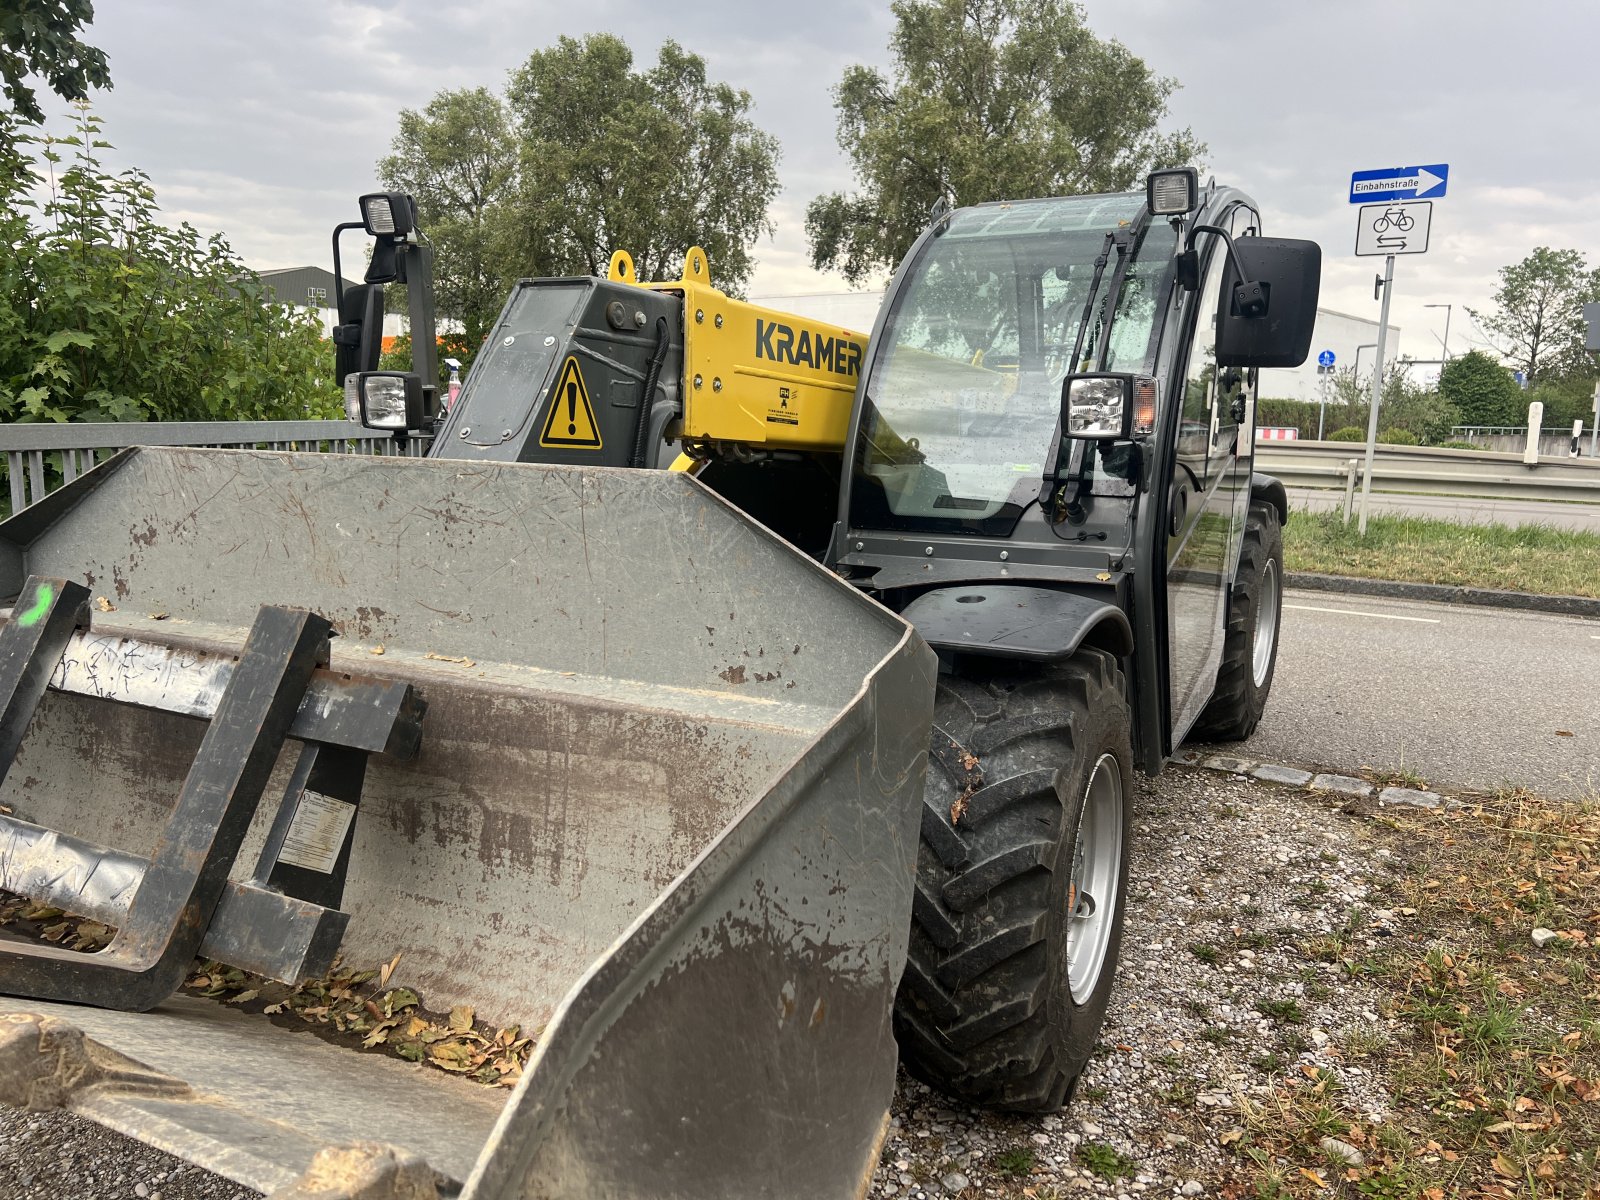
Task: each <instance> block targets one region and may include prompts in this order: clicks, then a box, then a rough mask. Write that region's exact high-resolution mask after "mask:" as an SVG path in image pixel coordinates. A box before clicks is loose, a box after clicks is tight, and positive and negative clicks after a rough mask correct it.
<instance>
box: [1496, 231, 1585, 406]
mask: <svg viewBox="0 0 1600 1200" xmlns="http://www.w3.org/2000/svg"><path fill="white" fill-rule="evenodd" d="M1594 300H1600V270H1593V271H1591V270H1590V269H1589V266H1588V264H1587V263H1586V262H1585V261H1584V257H1583V255H1582V254H1580V253H1578V251H1576V250H1552V249H1550V247H1548V246H1540V247H1538V248H1537V249H1535V250H1534V252H1533V253H1532V254H1530V255H1528V257H1527V258H1525V259H1523V260H1522V261H1521V262H1519V263H1513V264H1512V265H1511V266H1508V267H1501V268H1500V285H1499V287H1497V288H1496V289H1495V293H1494V305H1495V311H1494V312H1492V313H1489V314H1487V315H1486V314H1483V313H1480V312H1478V311H1476V310H1475V309H1468V310H1467V311H1468V312H1471V313H1472V315H1473V316H1474V317H1476V318H1478V320H1479V321H1481V322H1482V323H1483V325H1484V326H1485V327H1486V328H1487V329H1488V330H1489V331H1490V332H1492V333H1494V334H1496V335H1497V336H1499V337H1500V338H1502V339H1503V340H1504V341H1505V342H1506V344H1507V345H1508V346H1509V347H1510V349H1509V352H1508V353H1507V357H1508V358H1510V359H1511V361H1512V363H1513V364H1514V365H1515V366H1516V367H1517V368H1518V369H1519V370H1521V371H1523V372H1525V373H1526V375H1527V380H1528V383H1529V385H1530V386H1531V385H1533V384H1537V383H1543V382H1545V381H1547V380H1551V379H1560V378H1563V377H1566V376H1569V375H1574V374H1578V375H1581V376H1583V377H1585V378H1587V377H1589V376H1590V375H1591V374H1592V363H1591V362H1590V359H1589V356H1588V354H1587V353H1586V352H1585V351H1584V349H1583V334H1584V321H1583V305H1584V303H1585V302H1586V301H1594Z"/></svg>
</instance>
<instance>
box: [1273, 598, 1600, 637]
mask: <svg viewBox="0 0 1600 1200" xmlns="http://www.w3.org/2000/svg"><path fill="white" fill-rule="evenodd" d="M1284 607H1285V608H1298V609H1300V610H1301V611H1302V612H1325V613H1340V614H1342V615H1344V616H1347V617H1377V618H1378V619H1379V620H1380V621H1418V622H1420V623H1421V624H1424V625H1437V624H1439V618H1438V617H1402V616H1398V615H1396V614H1395V613H1375V612H1365V611H1363V610H1362V609H1359V608H1318V607H1317V606H1316V605H1314V604H1285V605H1284ZM1597 636H1600V635H1597Z"/></svg>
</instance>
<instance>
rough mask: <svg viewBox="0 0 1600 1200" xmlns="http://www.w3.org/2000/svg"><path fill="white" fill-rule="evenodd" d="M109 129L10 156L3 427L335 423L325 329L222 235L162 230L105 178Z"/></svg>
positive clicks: (125, 177)
mask: <svg viewBox="0 0 1600 1200" xmlns="http://www.w3.org/2000/svg"><path fill="white" fill-rule="evenodd" d="M109 148H110V143H108V142H106V141H104V140H102V139H101V136H100V120H99V118H98V117H96V116H94V115H93V114H92V113H91V112H89V111H88V109H87V107H80V110H79V116H78V118H77V122H76V128H75V129H74V131H73V132H72V133H71V134H70V135H69V136H67V137H55V136H53V135H49V134H46V133H45V132H44V131H43V129H42V127H41V126H38V125H35V124H29V123H27V122H19V124H18V126H17V136H16V138H15V140H14V142H12V143H9V144H4V145H0V248H3V249H4V250H5V253H4V254H0V420H5V421H19V422H25V421H177V420H266V419H285V418H305V417H330V416H337V415H340V412H341V409H342V405H341V404H340V401H339V395H338V392H337V390H336V389H335V388H334V386H333V352H332V347H331V346H329V344H328V343H327V342H326V341H324V340H323V337H322V328H321V325H320V323H319V322H318V321H317V319H316V318H315V317H314V316H312V315H311V314H310V313H307V312H305V311H304V310H294V309H291V308H289V307H288V306H287V305H283V304H278V303H275V302H273V301H272V300H271V298H270V293H268V292H267V291H266V290H265V289H264V287H263V285H262V283H261V280H260V278H259V277H258V276H257V275H256V274H255V272H253V271H250V270H248V269H247V268H246V267H245V266H244V264H243V263H242V262H241V261H240V260H239V258H238V256H237V255H235V254H234V252H233V250H232V249H231V248H230V247H229V245H228V243H227V242H226V241H225V240H224V239H223V237H222V236H221V235H220V234H213V235H211V236H210V237H209V238H205V237H202V236H201V235H200V233H199V231H198V230H196V229H195V228H194V227H193V226H191V225H188V224H179V225H177V226H169V225H167V224H166V223H164V222H163V221H162V220H161V218H160V210H159V209H158V207H157V205H156V199H155V190H154V188H152V187H151V185H150V181H149V179H148V178H147V177H146V176H145V175H144V174H143V173H142V172H140V171H137V170H128V171H123V172H121V173H120V174H115V175H114V174H111V173H110V172H109V171H108V170H107V169H106V168H105V167H104V166H103V165H102V164H101V161H100V158H99V151H101V150H105V149H109Z"/></svg>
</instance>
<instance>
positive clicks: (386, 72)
mask: <svg viewBox="0 0 1600 1200" xmlns="http://www.w3.org/2000/svg"><path fill="white" fill-rule="evenodd" d="M1086 8H1087V13H1088V18H1089V23H1090V25H1091V27H1092V28H1093V29H1094V30H1095V31H1096V32H1097V33H1099V34H1101V35H1103V36H1110V37H1115V38H1117V39H1118V40H1120V41H1121V42H1123V43H1124V44H1125V45H1126V46H1128V47H1129V48H1130V49H1131V50H1132V51H1133V52H1134V53H1136V54H1139V55H1141V56H1143V57H1144V58H1145V59H1146V60H1147V61H1148V62H1149V63H1150V64H1151V66H1152V67H1153V69H1155V70H1156V71H1157V72H1159V73H1161V74H1163V75H1168V76H1171V77H1173V78H1175V79H1176V80H1177V81H1178V82H1179V84H1180V85H1181V87H1180V89H1179V90H1178V91H1177V92H1176V93H1175V94H1174V95H1173V97H1172V101H1171V117H1170V122H1169V124H1170V126H1171V127H1181V126H1190V127H1192V128H1193V129H1194V131H1195V133H1196V134H1197V135H1198V136H1200V137H1201V138H1202V139H1204V140H1205V141H1206V142H1207V143H1208V144H1209V147H1210V150H1209V154H1208V157H1207V162H1206V167H1207V170H1208V172H1214V173H1215V174H1216V175H1217V177H1218V178H1219V180H1221V181H1224V182H1228V183H1232V184H1236V185H1238V186H1241V187H1244V188H1245V189H1246V190H1247V191H1250V192H1252V193H1253V194H1254V195H1255V196H1256V197H1257V199H1258V200H1259V201H1260V202H1261V205H1262V209H1263V214H1264V216H1265V217H1266V221H1267V230H1268V232H1270V233H1277V234H1282V235H1290V236H1303V237H1311V238H1314V239H1316V240H1317V241H1319V242H1320V243H1321V244H1322V246H1323V249H1324V256H1325V264H1326V269H1325V275H1324V280H1323V298H1324V302H1325V303H1326V304H1328V305H1329V306H1331V307H1334V308H1337V309H1340V310H1342V311H1348V312H1353V313H1357V314H1365V315H1370V316H1372V317H1373V318H1374V319H1376V317H1377V304H1376V302H1375V301H1374V300H1373V298H1372V276H1373V274H1374V271H1375V269H1381V266H1382V260H1381V259H1379V260H1362V259H1356V258H1355V257H1354V256H1353V255H1352V254H1351V250H1352V248H1353V241H1354V230H1355V215H1354V212H1353V211H1352V206H1350V205H1349V204H1348V203H1347V202H1346V199H1347V190H1348V182H1349V177H1350V173H1351V172H1352V171H1356V170H1362V169H1366V168H1371V167H1378V166H1384V165H1400V164H1416V163H1433V162H1447V163H1449V164H1450V166H1451V177H1450V189H1449V195H1448V196H1447V198H1446V199H1445V200H1443V201H1441V202H1440V203H1439V204H1438V205H1437V206H1436V211H1435V216H1434V238H1435V241H1434V245H1433V247H1432V248H1431V249H1430V251H1429V253H1428V254H1426V255H1422V256H1415V257H1411V258H1406V259H1402V260H1401V261H1400V262H1399V263H1398V264H1397V267H1396V284H1395V294H1394V312H1393V314H1392V319H1393V320H1394V321H1395V322H1396V323H1399V324H1401V325H1402V326H1403V327H1404V328H1405V333H1404V335H1403V337H1402V339H1401V342H1402V349H1404V350H1406V351H1409V352H1410V353H1412V354H1414V355H1416V356H1418V357H1429V356H1432V355H1433V354H1434V353H1436V352H1437V346H1438V343H1437V340H1436V337H1435V333H1436V332H1437V331H1439V330H1442V324H1443V316H1442V313H1441V312H1439V311H1437V310H1430V309H1424V308H1423V307H1422V305H1424V304H1429V303H1453V304H1456V305H1457V306H1458V308H1457V310H1456V316H1457V319H1456V320H1454V321H1453V322H1452V326H1451V340H1452V343H1454V342H1455V341H1456V339H1457V336H1458V335H1457V333H1456V330H1457V329H1458V328H1461V327H1462V326H1463V324H1464V323H1463V322H1462V321H1461V320H1460V319H1459V317H1460V306H1464V305H1467V304H1471V305H1473V306H1474V307H1479V308H1482V307H1485V306H1487V304H1488V301H1489V296H1490V293H1491V291H1492V288H1493V285H1494V280H1495V274H1496V272H1497V271H1498V270H1499V268H1500V267H1502V266H1505V265H1507V264H1508V263H1512V262H1515V261H1517V260H1519V259H1520V258H1521V257H1523V256H1524V255H1525V254H1527V253H1528V251H1529V250H1531V249H1532V248H1533V247H1534V246H1535V245H1551V246H1557V247H1572V248H1575V249H1577V250H1579V251H1581V252H1582V253H1584V254H1585V255H1586V256H1587V257H1588V258H1589V260H1590V261H1591V262H1592V263H1600V217H1597V214H1600V205H1597V204H1596V201H1597V200H1600V159H1597V158H1596V156H1595V155H1593V154H1592V153H1591V149H1592V147H1593V145H1594V142H1595V138H1594V133H1593V104H1592V95H1591V93H1592V87H1593V84H1592V80H1593V71H1592V68H1591V64H1590V61H1589V60H1590V57H1591V55H1592V48H1593V46H1594V45H1595V44H1596V41H1597V38H1600V8H1597V7H1596V6H1595V5H1594V4H1593V3H1592V0H1546V2H1545V3H1542V4H1540V5H1538V6H1536V7H1535V6H1528V5H1522V6H1516V5H1506V4H1504V3H1503V2H1502V0H1417V2H1415V3H1411V4H1404V5H1402V4H1396V3H1393V0H1345V2H1344V3H1341V4H1338V5H1301V4H1260V3H1256V2H1251V3H1244V2H1242V0H1217V2H1216V3H1211V4H1203V5H1202V4H1195V3H1193V2H1192V0H1086ZM891 27H892V15H891V14H890V12H889V10H888V6H887V5H882V4H873V5H863V4H859V3H855V2H853V0H813V2H812V3H809V4H807V5H805V6H802V7H800V8H792V7H791V8H787V9H774V10H767V9H763V8H761V7H758V6H754V5H751V4H749V3H748V2H747V0H706V2H699V3H688V4H679V5H674V6H640V5H638V4H636V3H633V2H632V0H629V2H628V3H624V2H623V0H589V2H587V3H585V4H583V5H572V4H570V3H557V2H555V0H467V2H465V3H451V4H450V5H439V4H437V3H424V2H423V0H392V2H386V3H379V2H373V3H350V2H348V0H345V2H340V0H333V2H331V3H328V2H324V3H315V4H314V3H311V2H310V0H284V2H282V3H275V4H270V5H255V6H248V7H246V6H237V5H227V4H215V5H206V6H198V5H195V4H193V3H180V2H178V0H141V2H140V3H139V4H137V5H113V4H102V5H100V6H99V7H98V9H97V12H96V22H95V25H94V28H93V30H92V31H91V35H92V36H91V38H90V40H91V41H92V42H93V43H94V44H96V45H98V46H100V47H101V48H102V49H104V50H105V51H106V53H107V54H108V55H109V57H110V63H111V71H112V77H113V80H114V81H115V85H116V86H115V88H114V90H112V91H111V92H108V93H105V94H104V95H102V96H99V97H97V98H96V105H97V108H98V109H99V110H100V112H101V114H102V115H103V116H104V117H105V118H106V122H107V126H106V132H107V134H108V136H109V137H110V139H111V140H112V141H113V142H115V143H116V145H117V147H118V150H117V152H116V154H115V156H114V158H115V160H116V161H117V162H119V163H120V164H124V165H136V166H139V167H141V168H143V169H144V170H145V171H146V172H148V173H149V175H150V176H151V178H152V181H153V183H154V184H155V186H156V189H157V192H158V195H159V196H160V198H161V200H162V202H163V205H164V208H165V211H166V213H167V215H168V216H169V217H170V218H173V219H186V220H189V221H190V222H192V223H193V224H195V225H196V226H197V227H199V228H200V229H201V230H202V231H203V232H207V233H209V232H212V231H215V230H221V231H223V232H225V233H226V235H227V236H228V238H229V239H230V241H231V242H232V243H233V245H234V246H235V248H236V249H237V250H239V252H240V253H241V254H243V255H244V256H245V257H246V259H247V261H249V262H250V263H251V264H252V265H255V266H259V267H275V266H290V265H300V264H304V263H324V262H325V261H326V259H327V256H328V236H329V231H330V230H331V228H332V226H333V225H334V223H335V222H337V221H341V220H347V219H351V218H352V217H353V216H354V202H355V197H356V196H357V195H359V194H360V193H361V192H363V191H365V190H368V189H370V187H371V186H372V185H373V183H374V174H375V171H374V164H375V163H376V161H377V160H378V159H379V158H380V157H381V156H382V155H383V154H384V153H385V152H386V151H387V150H388V145H389V141H390V139H391V138H392V136H393V134H394V130H395V118H396V114H397V113H398V112H399V111H400V110H401V109H402V108H418V107H421V106H422V105H424V104H426V103H427V101H428V99H429V98H430V97H431V96H432V95H433V94H434V93H435V92H437V91H439V90H441V89H445V88H461V87H474V86H479V85H483V86H487V87H491V88H495V89H499V88H501V87H502V86H503V85H504V82H505V78H506V73H507V72H508V71H510V70H511V69H513V68H514V67H516V66H517V65H518V64H519V63H521V62H522V61H523V60H525V59H526V57H527V56H528V54H529V53H531V52H532V51H534V50H536V49H539V48H541V47H543V46H548V45H550V44H552V43H553V42H554V41H555V40H556V39H557V38H558V37H559V36H561V35H568V36H572V37H581V36H583V35H585V34H587V33H592V32H597V31H602V30H610V31H614V32H617V33H619V34H621V35H622V36H623V37H624V38H625V39H626V40H627V41H628V43H629V45H630V46H632V47H633V49H634V52H635V55H636V59H637V61H639V62H641V63H647V62H649V61H652V60H653V59H654V55H655V50H656V47H658V46H659V45H660V44H661V42H663V41H664V40H666V39H667V38H674V39H676V40H677V41H679V42H680V43H682V44H683V45H684V46H686V47H687V48H688V49H690V50H693V51H695V52H696V53H699V54H701V55H703V56H704V57H705V58H706V60H707V62H708V66H709V70H710V74H711V76H712V77H713V78H715V79H719V80H724V81H726V82H728V83H731V84H733V85H734V86H736V87H741V88H744V89H746V90H748V91H749V92H750V94H751V96H752V99H753V101H754V106H755V115H756V119H757V120H758V121H759V122H760V123H761V124H762V125H763V127H764V128H766V129H768V130H769V131H771V132H772V133H773V134H774V135H775V136H777V137H778V138H779V139H780V141H781V142H782V145H783V160H782V162H781V164H780V176H781V179H782V182H783V185H784V191H783V193H782V195H781V197H780V199H779V202H778V204H777V205H776V206H775V208H774V212H773V218H774V222H775V224H776V226H777V234H776V237H775V238H774V239H773V240H771V241H770V242H765V241H764V242H763V243H762V244H760V245H759V246H758V247H757V248H756V254H757V257H758V259H759V260H760V265H759V266H758V268H757V271H756V276H755V279H754V280H753V281H752V286H753V287H755V288H756V289H757V290H760V291H765V292H769V293H770V292H816V291H828V290H842V289H843V283H842V281H841V280H839V279H838V277H836V276H834V277H829V276H822V275H818V274H815V273H813V272H811V269H810V267H809V265H808V262H807V255H806V249H805V237H804V209H805V205H806V203H807V201H809V200H810V199H811V198H812V197H813V196H815V195H817V194H819V193H821V192H825V191H831V190H836V189H843V188H848V187H849V186H850V171H849V164H848V161H847V160H846V159H845V157H844V156H843V155H842V154H841V153H840V151H839V149H838V148H837V146H836V145H835V142H834V112H833V108H832V103H831V99H830V95H829V89H830V88H831V87H832V86H833V85H834V84H835V83H836V82H837V81H838V79H839V76H840V74H841V73H842V72H843V70H844V68H845V67H846V66H847V65H849V64H851V63H855V62H866V63H871V64H875V65H879V66H884V65H886V64H887V62H888V57H889V56H888V51H887V41H888V35H889V32H890V30H891ZM1462 336H1465V335H1464V334H1463V335H1462Z"/></svg>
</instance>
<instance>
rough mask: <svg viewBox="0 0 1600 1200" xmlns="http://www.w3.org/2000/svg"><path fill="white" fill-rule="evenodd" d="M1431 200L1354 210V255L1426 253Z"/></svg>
mask: <svg viewBox="0 0 1600 1200" xmlns="http://www.w3.org/2000/svg"><path fill="white" fill-rule="evenodd" d="M1432 223H1433V201H1432V200H1397V201H1395V202H1394V203H1392V204H1363V205H1362V206H1361V207H1360V208H1359V209H1357V210H1356V253H1357V254H1358V255H1371V254H1426V253H1427V252H1428V227H1429V226H1430V225H1431V224H1432Z"/></svg>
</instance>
